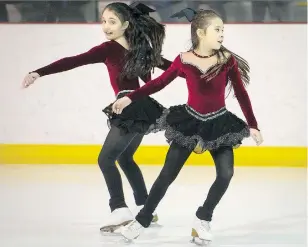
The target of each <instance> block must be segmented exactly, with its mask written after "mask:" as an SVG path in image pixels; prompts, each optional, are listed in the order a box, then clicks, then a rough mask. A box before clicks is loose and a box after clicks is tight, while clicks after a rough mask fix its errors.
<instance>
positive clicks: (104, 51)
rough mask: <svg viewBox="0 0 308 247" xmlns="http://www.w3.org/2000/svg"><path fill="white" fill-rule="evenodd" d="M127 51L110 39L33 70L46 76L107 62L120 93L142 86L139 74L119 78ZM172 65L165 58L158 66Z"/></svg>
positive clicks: (115, 88)
mask: <svg viewBox="0 0 308 247" xmlns="http://www.w3.org/2000/svg"><path fill="white" fill-rule="evenodd" d="M126 51H127V50H126V49H125V48H124V47H123V46H122V45H120V44H119V43H118V42H116V41H108V42H104V43H102V44H100V45H98V46H95V47H93V48H92V49H90V50H89V51H87V52H85V53H82V54H79V55H76V56H72V57H65V58H62V59H60V60H58V61H55V62H53V63H51V64H49V65H47V66H45V67H42V68H40V69H37V70H35V71H33V72H36V73H38V74H39V75H40V76H45V75H50V74H55V73H59V72H63V71H67V70H71V69H74V68H76V67H80V66H83V65H87V64H94V63H105V65H106V66H107V69H108V73H109V78H110V83H111V86H112V88H113V90H114V93H115V94H118V93H119V92H120V91H122V90H134V89H137V88H139V87H140V85H139V80H138V76H136V77H135V78H132V79H125V81H120V80H118V79H117V78H118V76H119V75H120V73H121V71H122V69H123V66H124V61H123V58H124V56H125V53H126ZM170 65H171V62H170V61H169V60H166V59H164V58H163V64H162V65H161V66H158V68H160V69H162V70H166V69H167V68H168V67H169V66H170ZM141 79H142V80H143V81H145V82H147V81H149V80H151V74H150V73H149V74H148V75H147V76H144V77H143V78H142V77H141Z"/></svg>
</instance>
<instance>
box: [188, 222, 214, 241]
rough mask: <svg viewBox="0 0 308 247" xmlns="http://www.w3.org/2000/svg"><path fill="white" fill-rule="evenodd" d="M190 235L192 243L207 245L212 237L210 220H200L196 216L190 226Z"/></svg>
mask: <svg viewBox="0 0 308 247" xmlns="http://www.w3.org/2000/svg"><path fill="white" fill-rule="evenodd" d="M191 236H192V241H191V242H192V243H195V244H197V245H202V246H208V245H209V244H210V243H211V241H212V238H213V236H212V233H211V227H210V222H208V221H205V220H200V219H198V218H197V217H196V218H195V220H194V223H193V226H192V231H191Z"/></svg>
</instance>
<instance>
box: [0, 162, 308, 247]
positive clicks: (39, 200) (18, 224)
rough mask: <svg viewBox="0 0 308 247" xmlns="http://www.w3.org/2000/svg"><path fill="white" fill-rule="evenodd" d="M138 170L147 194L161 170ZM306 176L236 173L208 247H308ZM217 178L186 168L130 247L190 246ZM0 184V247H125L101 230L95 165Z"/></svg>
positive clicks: (7, 171)
mask: <svg viewBox="0 0 308 247" xmlns="http://www.w3.org/2000/svg"><path fill="white" fill-rule="evenodd" d="M141 169H142V171H143V173H144V176H145V180H146V182H147V186H148V189H150V187H151V185H152V183H153V181H154V179H155V178H156V177H157V175H158V173H159V171H160V169H161V166H141ZM306 175H307V173H306V169H304V168H268V167H267V168H256V167H251V168H249V167H236V168H235V174H234V177H233V180H232V181H231V184H230V187H229V190H228V191H227V193H226V194H225V196H224V197H223V199H222V201H221V203H220V204H219V206H218V207H217V209H216V211H215V214H214V217H213V222H212V231H213V234H214V241H213V242H212V244H211V247H218V246H221V247H304V246H306V245H307V242H306V241H307V240H306V238H307V224H306V223H307V214H306V210H307V195H306V192H307V185H306ZM122 178H123V182H124V186H125V195H126V200H127V203H128V205H129V206H130V207H131V209H132V210H133V209H134V207H135V204H134V200H133V195H132V191H131V189H130V187H129V185H128V182H127V180H126V178H124V176H122ZM214 179H215V169H214V167H213V166H204V167H203V166H185V167H184V168H183V170H182V172H181V173H180V175H179V177H178V178H177V180H176V181H175V182H174V183H173V184H172V185H171V187H170V189H169V190H168V191H167V194H166V196H165V198H164V199H163V201H162V202H161V203H160V204H159V206H158V208H157V212H158V215H159V219H160V220H159V222H158V224H156V225H152V226H151V227H150V228H148V229H146V230H145V232H144V234H143V235H142V236H141V237H140V238H139V239H137V240H135V241H134V243H132V244H131V245H132V246H136V247H137V246H151V247H156V246H157V247H173V246H178V247H184V246H195V245H194V244H192V243H190V240H191V238H190V232H191V223H192V220H193V217H194V213H195V211H196V209H197V207H198V206H199V205H200V204H202V203H203V201H204V200H205V198H206V195H207V192H208V190H209V187H210V185H211V184H212V182H213V181H214ZM0 183H1V186H0V197H1V203H0V209H1V210H0V246H1V247H70V246H72V247H114V246H127V243H124V241H123V239H122V238H121V237H120V236H117V235H113V236H106V235H103V234H101V233H100V231H99V228H100V226H101V224H102V223H103V222H104V219H105V218H106V217H107V216H108V213H109V212H110V211H109V206H108V191H107V188H106V185H105V181H104V178H103V176H102V174H101V172H100V170H99V168H98V166H95V165H88V166H81V165H76V166H75V165H54V166H52V165H50V166H48V165H42V166H40V165H16V166H15V165H1V166H0Z"/></svg>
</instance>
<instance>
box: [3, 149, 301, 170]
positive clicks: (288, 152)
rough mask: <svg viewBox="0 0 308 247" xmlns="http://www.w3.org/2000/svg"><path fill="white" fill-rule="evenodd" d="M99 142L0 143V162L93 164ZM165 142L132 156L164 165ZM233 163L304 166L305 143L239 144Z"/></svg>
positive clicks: (201, 159) (197, 158) (195, 158)
mask: <svg viewBox="0 0 308 247" xmlns="http://www.w3.org/2000/svg"><path fill="white" fill-rule="evenodd" d="M100 149H101V146H100V145H54V144H1V145H0V164H41V165H44V164H87V165H96V164H97V157H98V154H99V152H100ZM167 150H168V146H148V145H142V146H140V147H139V149H138V150H137V152H136V154H135V156H134V158H135V161H136V162H137V163H138V164H142V165H163V163H164V160H165V156H166V153H167ZM234 152H235V166H260V167H267V166H268V167H273V166H274V167H307V148H306V147H270V146H268V147H245V146H243V147H240V148H238V149H235V150H234ZM186 165H201V166H208V165H213V161H212V158H211V156H210V154H209V152H205V153H204V154H201V155H200V154H199V155H197V154H192V155H191V156H190V157H189V159H188V161H187V162H186Z"/></svg>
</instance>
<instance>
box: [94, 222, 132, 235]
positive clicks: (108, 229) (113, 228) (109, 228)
mask: <svg viewBox="0 0 308 247" xmlns="http://www.w3.org/2000/svg"><path fill="white" fill-rule="evenodd" d="M131 222H132V220H128V221H125V222H123V223H121V224H119V225H111V226H103V227H101V228H100V231H101V232H104V233H114V231H116V230H118V229H119V228H120V227H122V226H126V225H128V224H129V223H131Z"/></svg>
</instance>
